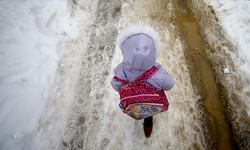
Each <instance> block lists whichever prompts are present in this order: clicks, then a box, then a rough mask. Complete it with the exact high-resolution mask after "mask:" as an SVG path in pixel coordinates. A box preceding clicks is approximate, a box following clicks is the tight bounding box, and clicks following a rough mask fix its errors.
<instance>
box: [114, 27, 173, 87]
mask: <svg viewBox="0 0 250 150" xmlns="http://www.w3.org/2000/svg"><path fill="white" fill-rule="evenodd" d="M117 47H118V48H119V49H121V51H122V55H123V61H122V63H120V64H119V65H118V66H117V67H116V68H115V69H114V73H115V75H116V76H117V77H118V78H120V79H122V80H126V81H129V82H132V81H134V80H136V79H137V78H138V77H140V76H141V75H142V74H143V73H144V72H145V71H146V70H149V69H151V68H152V67H153V66H156V67H157V68H159V70H158V71H157V72H156V73H155V74H154V75H153V76H152V77H151V78H150V79H149V80H147V81H146V83H148V84H150V85H152V86H153V87H155V88H156V90H158V91H160V90H162V89H163V90H165V91H168V90H170V89H172V87H173V86H174V84H175V81H174V79H173V78H172V76H171V75H170V74H168V72H167V71H166V70H164V69H163V68H162V66H161V65H160V64H159V63H157V62H155V59H156V57H157V56H159V55H160V47H161V46H160V39H159V35H158V33H156V32H155V31H154V29H153V28H152V27H150V26H146V25H136V26H132V27H130V28H128V29H127V30H126V31H124V32H122V33H121V34H120V35H119V36H118V38H117ZM111 85H112V87H113V88H114V89H115V90H116V91H119V89H120V88H121V86H122V84H121V82H120V81H117V80H116V79H114V78H113V79H112V81H111Z"/></svg>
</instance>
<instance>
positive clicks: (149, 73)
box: [114, 66, 159, 85]
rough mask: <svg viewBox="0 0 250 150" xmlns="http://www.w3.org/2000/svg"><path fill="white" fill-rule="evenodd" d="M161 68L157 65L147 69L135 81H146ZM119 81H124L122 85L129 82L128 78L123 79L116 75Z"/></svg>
mask: <svg viewBox="0 0 250 150" xmlns="http://www.w3.org/2000/svg"><path fill="white" fill-rule="evenodd" d="M158 70H159V69H158V68H157V67H155V66H153V67H152V68H151V69H149V70H147V71H145V72H144V73H143V74H142V75H141V76H140V77H139V78H137V79H136V80H135V81H136V82H142V81H146V80H148V79H149V78H151V77H152V76H153V75H154V74H155V73H156V72H157V71H158ZM114 78H115V79H116V80H117V81H120V82H121V83H122V85H124V84H127V83H129V82H128V81H126V80H122V79H120V78H118V77H117V76H115V77H114Z"/></svg>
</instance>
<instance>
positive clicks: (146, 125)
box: [143, 116, 153, 127]
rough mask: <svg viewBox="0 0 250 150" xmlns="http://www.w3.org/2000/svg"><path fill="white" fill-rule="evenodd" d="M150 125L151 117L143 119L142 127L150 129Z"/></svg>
mask: <svg viewBox="0 0 250 150" xmlns="http://www.w3.org/2000/svg"><path fill="white" fill-rule="evenodd" d="M152 123H153V117H152V116H151V117H148V118H145V119H144V123H143V125H144V126H145V127H151V126H152Z"/></svg>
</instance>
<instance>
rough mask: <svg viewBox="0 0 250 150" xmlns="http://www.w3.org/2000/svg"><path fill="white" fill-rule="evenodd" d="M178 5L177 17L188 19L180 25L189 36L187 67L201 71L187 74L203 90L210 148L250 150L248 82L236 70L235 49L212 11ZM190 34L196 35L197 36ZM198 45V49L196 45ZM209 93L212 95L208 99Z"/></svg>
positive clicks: (192, 1) (193, 2) (191, 1)
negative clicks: (245, 90)
mask: <svg viewBox="0 0 250 150" xmlns="http://www.w3.org/2000/svg"><path fill="white" fill-rule="evenodd" d="M177 5H178V8H179V12H180V14H179V15H181V14H182V15H183V14H184V15H186V16H188V17H185V16H184V17H182V24H183V25H184V26H185V28H186V29H187V30H188V31H187V33H188V32H189V33H188V35H187V38H188V47H187V49H189V50H188V51H187V57H186V58H187V59H188V60H189V61H188V62H189V63H191V64H196V65H193V67H198V68H200V69H198V70H200V71H201V73H199V71H198V70H197V69H196V68H193V69H192V67H191V68H189V69H190V73H191V74H193V75H194V76H196V77H194V79H192V81H193V83H194V84H195V85H196V86H197V87H198V88H200V86H203V85H204V87H205V88H203V89H202V90H200V92H203V96H204V97H203V101H204V102H205V108H206V111H207V113H208V115H207V116H208V118H209V121H208V122H207V128H208V129H209V135H210V137H211V139H212V145H213V148H215V149H217V148H218V149H250V143H249V142H250V135H249V128H250V117H249V116H248V114H247V110H248V109H249V108H248V107H247V106H246V101H247V100H248V99H249V96H247V93H246V92H244V88H246V86H248V85H249V81H248V79H247V78H246V76H245V74H244V73H243V72H242V70H240V69H239V67H237V66H240V64H241V63H242V62H241V60H240V59H239V57H238V53H237V47H235V46H233V44H232V43H231V42H230V40H228V39H230V38H228V36H227V34H226V33H225V32H224V31H223V29H222V28H221V27H220V25H219V21H220V20H219V18H218V17H217V16H216V14H215V11H214V10H213V8H212V7H211V6H209V5H207V3H206V2H204V1H197V0H188V1H185V3H183V1H180V0H177ZM201 8H202V9H201ZM190 17H191V18H192V19H191V18H190ZM194 18H195V19H194ZM192 22H193V25H192ZM192 26H193V27H192ZM195 26H196V27H195ZM190 28H191V29H190ZM192 28H195V30H196V31H193V29H192ZM192 32H193V33H195V32H196V33H195V34H196V35H195V34H192ZM195 41H196V43H194V42H195ZM197 43H200V45H196V44H197ZM190 57H192V58H191V59H190ZM194 61H196V63H195V62H194ZM224 67H228V68H229V69H230V73H229V74H227V73H225V72H223V68H224ZM195 70H197V71H198V72H195ZM197 73H198V74H201V76H200V75H197ZM204 75H207V76H206V77H205V76H204ZM208 76H210V77H208ZM207 79H208V80H207ZM210 79H211V80H210ZM197 80H199V81H197ZM200 81H202V83H203V85H202V83H199V82H200ZM198 91H199V90H198ZM211 92H212V93H214V94H212V95H211ZM216 99H217V100H216ZM206 111H204V112H206ZM214 127H215V128H214ZM213 128H214V129H215V131H213ZM216 130H218V131H219V133H218V132H216ZM218 134H219V137H218Z"/></svg>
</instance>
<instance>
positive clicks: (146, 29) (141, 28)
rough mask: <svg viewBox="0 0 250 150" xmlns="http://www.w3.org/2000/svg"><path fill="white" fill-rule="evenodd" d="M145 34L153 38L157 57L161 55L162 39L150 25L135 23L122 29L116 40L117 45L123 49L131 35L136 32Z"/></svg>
mask: <svg viewBox="0 0 250 150" xmlns="http://www.w3.org/2000/svg"><path fill="white" fill-rule="evenodd" d="M140 33H142V34H145V35H147V36H149V37H151V38H152V40H153V41H154V47H155V57H156V58H157V57H159V56H160V53H161V40H160V36H159V34H158V33H157V32H156V31H155V30H154V28H153V27H151V26H149V25H133V26H131V27H128V28H127V29H126V30H124V31H122V32H121V33H120V34H119V35H118V37H117V41H116V46H117V47H118V48H119V49H121V46H122V44H123V43H124V42H125V41H126V40H127V39H128V38H129V37H131V36H133V35H136V34H140Z"/></svg>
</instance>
